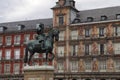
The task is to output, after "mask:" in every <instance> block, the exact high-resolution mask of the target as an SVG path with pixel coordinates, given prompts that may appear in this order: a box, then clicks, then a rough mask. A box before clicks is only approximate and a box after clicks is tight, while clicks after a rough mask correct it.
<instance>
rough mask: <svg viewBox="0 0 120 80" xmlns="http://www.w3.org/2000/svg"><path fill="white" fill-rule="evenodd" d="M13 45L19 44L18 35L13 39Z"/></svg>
mask: <svg viewBox="0 0 120 80" xmlns="http://www.w3.org/2000/svg"><path fill="white" fill-rule="evenodd" d="M14 44H20V35H16V36H15V37H14Z"/></svg>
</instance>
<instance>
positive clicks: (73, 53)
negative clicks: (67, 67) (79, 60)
mask: <svg viewBox="0 0 120 80" xmlns="http://www.w3.org/2000/svg"><path fill="white" fill-rule="evenodd" d="M77 53H78V45H73V46H71V56H77Z"/></svg>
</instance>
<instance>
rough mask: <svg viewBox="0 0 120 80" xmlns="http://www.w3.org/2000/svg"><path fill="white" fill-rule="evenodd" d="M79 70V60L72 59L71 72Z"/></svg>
mask: <svg viewBox="0 0 120 80" xmlns="http://www.w3.org/2000/svg"><path fill="white" fill-rule="evenodd" d="M77 71H78V62H77V61H71V72H77Z"/></svg>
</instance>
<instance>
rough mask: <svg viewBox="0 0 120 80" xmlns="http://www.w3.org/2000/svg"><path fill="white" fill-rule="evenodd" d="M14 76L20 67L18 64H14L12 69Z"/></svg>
mask: <svg viewBox="0 0 120 80" xmlns="http://www.w3.org/2000/svg"><path fill="white" fill-rule="evenodd" d="M13 70H14V71H13V72H14V73H15V74H19V72H20V65H19V64H18V63H16V64H14V69H13Z"/></svg>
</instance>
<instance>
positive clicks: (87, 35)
mask: <svg viewBox="0 0 120 80" xmlns="http://www.w3.org/2000/svg"><path fill="white" fill-rule="evenodd" d="M85 37H90V29H85Z"/></svg>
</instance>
